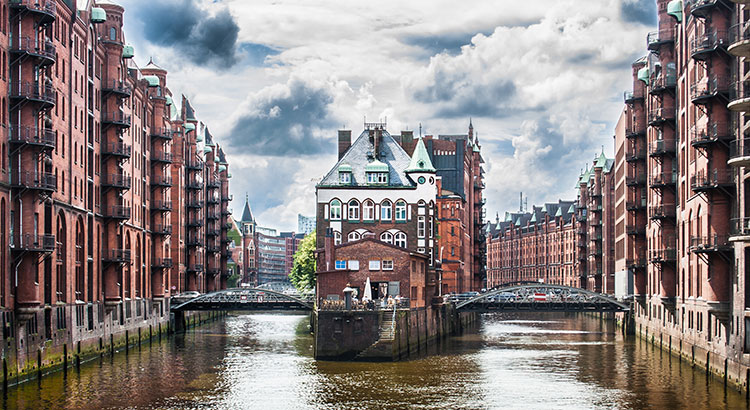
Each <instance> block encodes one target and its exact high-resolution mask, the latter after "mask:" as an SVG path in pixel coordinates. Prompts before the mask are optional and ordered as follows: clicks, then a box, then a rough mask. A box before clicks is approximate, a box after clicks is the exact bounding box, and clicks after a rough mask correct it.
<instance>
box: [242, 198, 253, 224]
mask: <svg viewBox="0 0 750 410" xmlns="http://www.w3.org/2000/svg"><path fill="white" fill-rule="evenodd" d="M240 222H242V223H246V222H254V219H253V213H252V211H250V197H249V196H248V195H247V193H245V209H244V210H243V211H242V219H240Z"/></svg>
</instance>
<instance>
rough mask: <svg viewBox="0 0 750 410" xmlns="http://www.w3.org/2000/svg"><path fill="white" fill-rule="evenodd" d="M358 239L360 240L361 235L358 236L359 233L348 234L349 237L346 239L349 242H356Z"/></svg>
mask: <svg viewBox="0 0 750 410" xmlns="http://www.w3.org/2000/svg"><path fill="white" fill-rule="evenodd" d="M360 239H362V235H360V234H359V232H356V231H352V232H349V236H348V237H347V241H349V242H352V241H358V240H360Z"/></svg>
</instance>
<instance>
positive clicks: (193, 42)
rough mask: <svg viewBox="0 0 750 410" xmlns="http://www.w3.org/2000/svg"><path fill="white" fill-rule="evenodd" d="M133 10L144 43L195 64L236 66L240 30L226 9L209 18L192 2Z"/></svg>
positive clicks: (169, 0) (170, 0) (167, 1)
mask: <svg viewBox="0 0 750 410" xmlns="http://www.w3.org/2000/svg"><path fill="white" fill-rule="evenodd" d="M135 10H136V11H135V12H136V13H137V18H138V19H140V20H141V21H142V23H143V30H144V36H145V38H146V39H147V40H148V41H151V42H153V43H154V44H157V45H160V46H165V47H173V48H175V49H177V51H179V52H182V53H184V54H185V56H186V57H187V58H189V59H190V60H191V61H192V62H193V63H195V64H198V65H212V66H216V67H231V66H232V65H234V64H235V63H237V61H238V56H237V35H238V33H239V32H240V27H239V25H238V24H237V22H236V20H235V18H234V17H233V16H232V15H231V14H230V13H229V10H228V9H226V8H224V9H222V10H220V11H218V12H217V13H216V14H214V15H210V14H207V13H206V11H205V10H203V9H201V8H200V7H198V4H197V2H196V1H195V0H159V1H152V2H149V3H148V5H147V6H144V7H138V8H135Z"/></svg>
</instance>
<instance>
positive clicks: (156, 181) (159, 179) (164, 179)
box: [151, 174, 172, 186]
mask: <svg viewBox="0 0 750 410" xmlns="http://www.w3.org/2000/svg"><path fill="white" fill-rule="evenodd" d="M151 185H155V186H172V176H171V175H158V174H156V175H154V174H152V175H151Z"/></svg>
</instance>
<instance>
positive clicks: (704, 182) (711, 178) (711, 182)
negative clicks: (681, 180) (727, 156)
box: [690, 169, 734, 191]
mask: <svg viewBox="0 0 750 410" xmlns="http://www.w3.org/2000/svg"><path fill="white" fill-rule="evenodd" d="M728 185H734V171H733V170H732V169H713V170H709V171H708V172H704V171H703V170H701V171H699V172H698V173H697V174H696V175H693V176H692V177H691V178H690V188H692V189H693V191H696V190H698V191H700V190H703V189H710V188H717V187H720V186H728Z"/></svg>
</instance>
